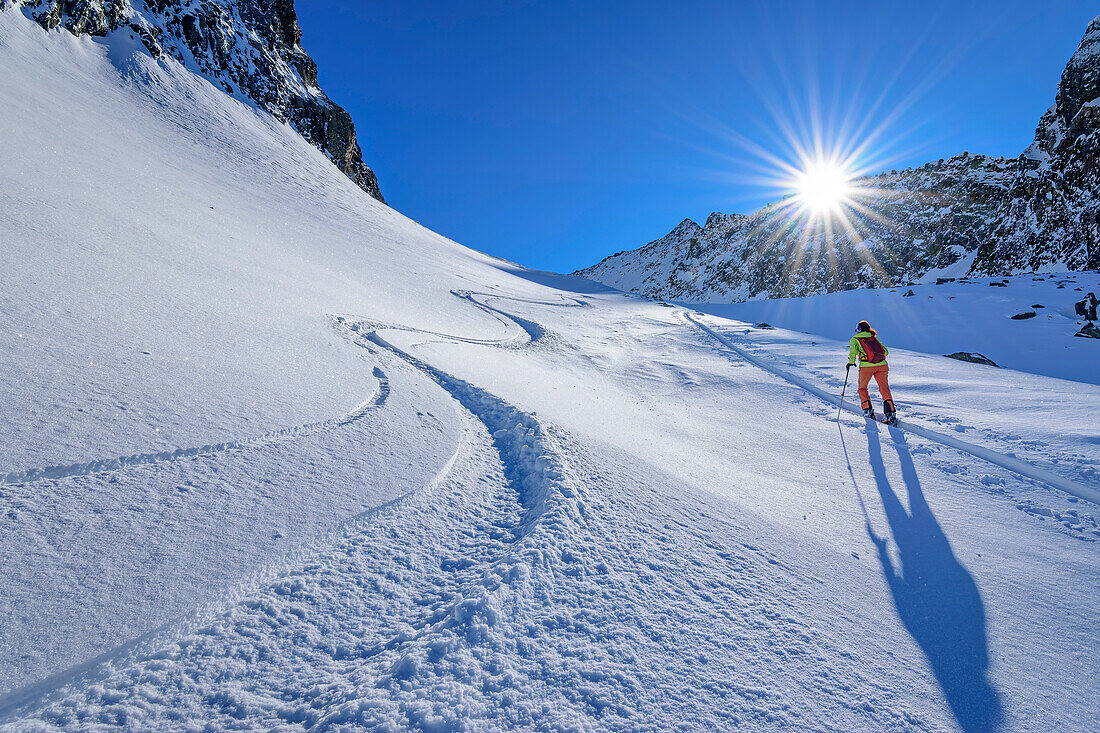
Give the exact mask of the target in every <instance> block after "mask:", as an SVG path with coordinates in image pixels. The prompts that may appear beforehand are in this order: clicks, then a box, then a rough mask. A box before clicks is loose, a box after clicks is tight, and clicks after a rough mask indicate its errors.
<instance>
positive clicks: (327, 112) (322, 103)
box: [17, 0, 383, 201]
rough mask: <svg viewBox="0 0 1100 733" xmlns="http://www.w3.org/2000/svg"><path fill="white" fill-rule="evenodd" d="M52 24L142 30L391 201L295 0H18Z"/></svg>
mask: <svg viewBox="0 0 1100 733" xmlns="http://www.w3.org/2000/svg"><path fill="white" fill-rule="evenodd" d="M17 4H21V5H22V6H23V8H24V12H26V13H27V14H28V15H30V17H32V18H34V19H35V20H36V21H37V22H38V23H40V24H41V25H42V26H44V27H46V28H56V27H58V26H62V27H64V28H66V29H68V30H69V31H70V32H72V33H74V34H77V35H80V34H88V35H93V36H109V35H110V34H111V33H114V32H116V31H119V30H129V31H133V32H135V33H137V34H138V36H139V37H140V38H141V40H142V42H143V43H144V44H145V46H146V48H148V50H149V52H150V53H151V54H153V55H154V56H156V57H162V56H171V57H173V58H175V59H176V60H178V61H179V62H180V63H182V64H184V65H185V66H187V67H188V68H190V69H191V70H192V71H195V72H197V73H200V74H202V75H203V76H205V77H206V78H208V79H209V80H210V81H212V82H213V83H214V84H216V85H218V86H220V87H221V88H222V89H224V90H225V91H226V92H227V93H229V94H232V95H235V96H238V97H240V98H242V99H246V100H248V101H250V102H252V103H254V104H256V105H257V106H259V107H260V108H262V109H264V110H266V111H267V112H269V113H270V114H272V115H273V116H275V117H276V118H277V119H279V120H280V121H283V122H287V123H289V124H290V125H291V126H293V127H294V129H295V130H297V131H298V132H299V133H300V134H301V135H302V136H303V137H304V138H305V139H306V140H308V141H309V142H310V143H312V144H313V145H315V146H317V147H318V148H319V149H320V150H321V151H322V152H324V153H325V155H326V156H328V158H329V159H330V160H331V161H332V162H333V163H334V164H335V165H336V166H337V167H338V168H340V170H342V171H343V172H344V173H345V174H346V175H347V176H348V177H349V178H351V179H352V180H353V181H355V183H356V184H358V185H359V187H360V188H362V189H363V190H364V191H366V192H367V193H368V194H370V195H371V196H373V197H374V198H376V199H378V200H379V201H383V198H382V193H381V191H379V188H378V180H377V178H376V177H375V175H374V172H373V171H372V170H371V169H370V168H369V167H367V165H366V164H365V163H364V162H363V157H362V152H361V150H360V148H359V143H358V142H357V140H356V136H355V125H354V124H353V123H352V120H351V116H350V115H349V114H348V113H347V112H346V111H345V110H344V109H343V108H342V107H340V106H339V105H337V104H336V103H335V102H333V101H332V100H330V99H329V98H328V97H327V96H326V95H325V93H324V92H323V91H322V90H321V88H320V87H319V86H318V85H317V65H316V64H315V63H314V61H313V59H311V58H310V57H309V54H307V53H306V52H305V51H304V50H303V49H302V47H301V44H300V40H301V36H302V31H301V28H300V27H299V26H298V17H297V15H296V13H295V11H294V3H293V1H292V0H145V2H144V3H139V4H138V5H137V6H133V5H131V4H130V2H129V0H17Z"/></svg>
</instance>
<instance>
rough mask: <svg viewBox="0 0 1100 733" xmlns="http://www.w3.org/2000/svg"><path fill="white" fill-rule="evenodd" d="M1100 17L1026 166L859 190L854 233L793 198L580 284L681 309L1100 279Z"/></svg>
mask: <svg viewBox="0 0 1100 733" xmlns="http://www.w3.org/2000/svg"><path fill="white" fill-rule="evenodd" d="M1098 161H1100V17H1098V18H1096V19H1094V20H1093V21H1092V22H1091V23H1090V24H1089V26H1088V29H1087V30H1086V32H1085V35H1084V38H1083V40H1082V41H1081V44H1080V46H1079V47H1078V49H1077V52H1076V53H1075V54H1074V55H1073V57H1072V58H1071V59H1070V61H1069V63H1068V64H1067V66H1066V69H1065V71H1064V73H1063V74H1062V78H1061V81H1060V83H1059V85H1058V93H1057V97H1056V101H1055V104H1054V105H1053V106H1052V107H1051V108H1050V109H1049V110H1048V111H1047V112H1046V113H1045V114H1044V115H1043V117H1042V119H1041V120H1040V122H1039V125H1038V128H1037V130H1036V134H1035V141H1034V142H1033V143H1032V144H1031V145H1030V146H1029V147H1028V148H1027V150H1025V151H1024V152H1023V153H1022V154H1021V155H1020V156H1019V157H1018V158H1014V159H1005V158H995V157H989V156H983V155H971V154H969V153H963V154H961V155H957V156H955V157H953V158H948V159H941V160H939V161H935V162H931V163H927V164H925V165H922V166H920V167H918V168H910V169H905V170H895V171H888V172H884V173H880V174H878V175H875V176H869V177H867V178H863V179H860V180H858V181H856V182H854V183H855V186H856V187H857V189H858V191H859V193H858V194H857V195H856V197H855V200H856V203H857V204H858V205H857V206H855V207H852V208H851V209H849V210H848V211H847V214H846V215H847V217H848V219H849V221H850V223H851V226H850V227H842V226H835V225H834V226H833V228H832V229H831V231H830V230H827V229H826V227H825V225H823V224H821V223H820V222H819V223H817V224H816V225H813V226H806V219H805V218H801V219H800V218H799V217H798V216H796V215H793V213H792V211H793V207H790V206H786V205H784V202H777V203H773V204H769V205H768V206H765V207H764V208H762V209H760V210H759V211H756V212H754V213H752V214H750V215H746V216H742V215H736V214H732V215H730V214H718V213H714V214H711V215H710V217H709V218H708V219H707V224H706V225H705V226H702V227H700V226H699V225H698V224H696V223H695V222H692V221H691V220H685V221H683V222H681V223H680V224H679V225H678V226H677V227H676V228H675V229H673V230H672V232H670V233H669V234H667V235H665V236H664V237H662V238H660V239H658V240H655V241H653V242H650V243H649V244H647V245H645V246H644V247H642V248H640V249H636V250H630V251H626V252H619V253H617V254H615V255H612V256H611V257H608V258H606V259H605V260H603V261H602V262H600V263H598V264H596V265H594V266H592V267H589V268H586V269H584V270H580V271H578V274H580V275H584V276H586V277H589V278H592V279H594V280H597V281H600V282H602V283H605V284H607V285H611V286H612V287H616V288H620V289H622V290H627V291H632V292H637V293H640V294H644V295H647V296H650V297H656V298H666V299H674V300H682V301H699V302H706V301H711V302H723V301H724V302H731V301H738V300H747V299H750V298H757V297H768V298H776V297H794V296H803V295H814V294H818V293H823V292H833V291H837V290H850V289H854V288H862V287H891V286H896V285H900V284H904V283H912V282H915V281H916V280H919V279H921V278H923V277H928V276H934V275H936V274H941V273H950V274H953V275H965V274H976V275H979V274H980V275H1007V274H1014V273H1019V272H1031V271H1037V270H1057V269H1070V270H1083V269H1100V170H1098V168H1097V164H1098Z"/></svg>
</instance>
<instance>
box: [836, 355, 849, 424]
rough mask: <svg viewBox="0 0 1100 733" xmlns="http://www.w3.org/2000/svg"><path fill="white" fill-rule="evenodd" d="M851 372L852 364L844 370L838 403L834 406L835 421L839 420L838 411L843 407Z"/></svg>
mask: <svg viewBox="0 0 1100 733" xmlns="http://www.w3.org/2000/svg"><path fill="white" fill-rule="evenodd" d="M851 373H852V365H851V364H849V365H848V367H847V368H846V369H845V370H844V387H842V388H841V390H840V405H839V406H838V407H837V408H836V421H837V422H840V411H841V410H843V409H844V393H845V392H847V391H848V375H849V374H851Z"/></svg>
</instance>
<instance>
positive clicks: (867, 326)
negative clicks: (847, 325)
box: [856, 321, 874, 333]
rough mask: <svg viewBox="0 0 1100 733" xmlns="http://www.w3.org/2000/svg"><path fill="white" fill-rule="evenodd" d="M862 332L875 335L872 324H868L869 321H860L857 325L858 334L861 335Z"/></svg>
mask: <svg viewBox="0 0 1100 733" xmlns="http://www.w3.org/2000/svg"><path fill="white" fill-rule="evenodd" d="M862 331H868V332H870V333H874V330H873V329H872V328H871V324H870V323H868V322H867V321H860V322H859V323H857V324H856V333H860V332H862Z"/></svg>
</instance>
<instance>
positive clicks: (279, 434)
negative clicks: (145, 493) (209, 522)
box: [0, 367, 390, 486]
mask: <svg viewBox="0 0 1100 733" xmlns="http://www.w3.org/2000/svg"><path fill="white" fill-rule="evenodd" d="M374 378H375V379H376V380H377V384H376V385H375V388H374V394H372V395H371V396H370V397H368V398H367V399H366V400H364V401H363V402H361V403H359V404H358V405H356V406H355V407H354V408H353V409H352V410H350V411H349V412H347V413H346V414H344V415H342V416H340V417H335V418H330V419H328V420H320V421H318V422H313V423H305V424H304V425H292V426H290V427H286V428H279V429H277V430H272V431H270V432H267V433H264V434H263V435H257V436H255V437H253V438H244V439H242V440H230V441H226V442H223V443H210V444H209V445H203V446H199V447H197V448H176V449H175V450H170V451H158V452H156V453H137V454H134V455H131V456H118V457H117V458H101V459H99V460H95V461H87V462H84V463H72V464H69V465H67V466H47V467H45V468H30V469H27V470H26V471H12V472H11V473H8V474H5V475H4V476H2V477H0V486H2V485H9V484H23V483H28V482H30V481H42V480H45V479H60V478H68V477H70V476H86V475H88V474H93V473H104V472H106V471H117V470H119V469H121V468H128V467H130V466H141V465H147V464H150V463H163V462H165V461H178V460H180V459H181V458H193V457H195V456H203V455H209V454H210V453H221V452H223V451H229V450H237V449H240V448H255V447H258V446H263V445H270V444H271V443H276V442H279V441H283V440H290V439H294V438H302V437H305V436H307V435H312V434H314V433H317V432H320V431H322V430H328V429H331V428H335V427H340V426H343V425H349V424H351V423H353V422H355V421H356V420H358V419H360V418H361V417H363V415H365V414H367V413H368V412H369V411H370V410H372V409H374V408H377V407H381V406H382V405H384V404H385V403H386V399H387V398H388V397H389V394H390V382H389V379H388V378H387V377H386V373H385V372H383V371H382V370H381V369H379V368H378V367H375V368H374Z"/></svg>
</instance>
